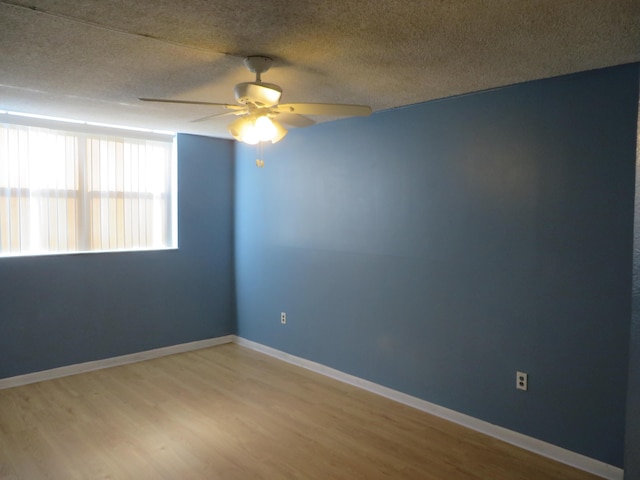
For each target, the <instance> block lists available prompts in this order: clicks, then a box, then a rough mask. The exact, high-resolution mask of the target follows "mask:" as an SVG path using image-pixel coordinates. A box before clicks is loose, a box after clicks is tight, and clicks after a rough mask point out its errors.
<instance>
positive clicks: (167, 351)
mask: <svg viewBox="0 0 640 480" xmlns="http://www.w3.org/2000/svg"><path fill="white" fill-rule="evenodd" d="M235 338H236V337H235V335H226V336H224V337H216V338H207V339H206V340H198V341H196V342H190V343H181V344H179V345H170V346H168V347H162V348H156V349H154V350H147V351H145V352H138V353H131V354H129V355H122V356H119V357H111V358H105V359H103V360H95V361H92V362H85V363H77V364H75V365H68V366H64V367H58V368H52V369H51V370H43V371H41V372H34V373H27V374H25V375H18V376H15V377H9V378H2V379H0V390H2V389H4V388H11V387H18V386H20V385H27V384H29V383H35V382H41V381H43V380H51V379H53V378H60V377H66V376H68V375H75V374H77V373H84V372H90V371H92V370H100V369H102V368H109V367H115V366H118V365H126V364H128V363H135V362H142V361H144V360H150V359H152V358H158V357H165V356H167V355H173V354H175V353H183V352H190V351H192V350H198V349H200V348H207V347H212V346H215V345H222V344H223V343H231V342H233V341H234V340H235Z"/></svg>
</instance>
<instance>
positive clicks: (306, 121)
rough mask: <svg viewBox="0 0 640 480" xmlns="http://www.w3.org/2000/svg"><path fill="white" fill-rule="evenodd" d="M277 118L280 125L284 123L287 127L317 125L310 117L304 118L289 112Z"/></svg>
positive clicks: (280, 114)
mask: <svg viewBox="0 0 640 480" xmlns="http://www.w3.org/2000/svg"><path fill="white" fill-rule="evenodd" d="M275 118H276V119H277V120H278V121H279V122H280V123H284V124H285V125H289V126H291V127H297V128H302V127H310V126H311V125H315V123H316V122H314V121H313V120H311V119H310V118H309V117H304V116H302V115H297V114H295V113H287V112H283V113H279V114H278V115H277V116H276V117H275Z"/></svg>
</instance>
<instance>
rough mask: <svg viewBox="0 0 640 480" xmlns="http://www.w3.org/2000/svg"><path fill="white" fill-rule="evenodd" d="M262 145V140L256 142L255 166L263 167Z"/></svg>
mask: <svg viewBox="0 0 640 480" xmlns="http://www.w3.org/2000/svg"><path fill="white" fill-rule="evenodd" d="M263 158H264V147H263V145H262V142H258V144H257V145H256V167H258V168H263V167H264V160H263Z"/></svg>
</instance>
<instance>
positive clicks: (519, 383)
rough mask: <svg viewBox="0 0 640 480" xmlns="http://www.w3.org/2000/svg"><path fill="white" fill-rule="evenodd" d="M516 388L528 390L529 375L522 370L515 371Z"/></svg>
mask: <svg viewBox="0 0 640 480" xmlns="http://www.w3.org/2000/svg"><path fill="white" fill-rule="evenodd" d="M516 388H517V389H518V390H525V391H526V390H529V375H527V374H526V373H524V372H516Z"/></svg>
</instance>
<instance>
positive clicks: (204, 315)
mask: <svg viewBox="0 0 640 480" xmlns="http://www.w3.org/2000/svg"><path fill="white" fill-rule="evenodd" d="M178 158H179V161H178V182H179V185H178V187H179V198H178V204H179V205H178V209H179V210H178V212H179V237H180V238H179V247H180V248H179V250H169V251H155V252H135V253H134V252H130V253H107V254H78V255H56V256H47V257H13V258H0V378H4V377H10V376H14V375H19V374H24V373H29V372H35V371H40V370H46V369H50V368H54V367H59V366H63V365H70V364H75V363H80V362H86V361H90V360H97V359H103V358H108V357H114V356H118V355H124V354H128V353H134V352H140V351H144V350H149V349H153V348H158V347H163V346H167V345H174V344H179V343H183V342H190V341H195V340H201V339H206V338H211V337H217V336H221V335H227V334H231V333H235V306H234V302H233V298H234V293H233V231H232V225H233V222H232V216H233V209H232V205H233V203H232V202H233V194H232V190H233V165H232V159H233V147H232V143H231V142H229V141H226V140H216V139H211V138H203V137H195V136H189V135H180V136H179V140H178Z"/></svg>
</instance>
